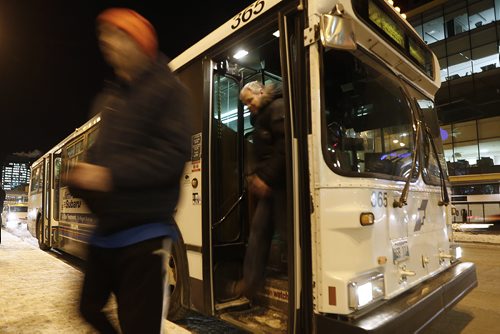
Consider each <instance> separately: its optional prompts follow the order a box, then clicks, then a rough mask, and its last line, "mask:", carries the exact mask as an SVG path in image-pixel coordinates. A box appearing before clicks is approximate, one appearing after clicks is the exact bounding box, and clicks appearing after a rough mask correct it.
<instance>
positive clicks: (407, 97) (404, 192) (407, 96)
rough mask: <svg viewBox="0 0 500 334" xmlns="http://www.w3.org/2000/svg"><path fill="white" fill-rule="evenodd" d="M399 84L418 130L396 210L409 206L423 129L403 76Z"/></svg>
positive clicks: (394, 204) (396, 200) (399, 76)
mask: <svg viewBox="0 0 500 334" xmlns="http://www.w3.org/2000/svg"><path fill="white" fill-rule="evenodd" d="M398 79H399V82H400V84H401V87H400V89H401V94H402V95H403V96H404V98H405V100H406V103H408V108H410V111H411V114H412V116H413V119H414V120H415V121H416V123H417V129H416V138H415V145H414V146H413V157H412V161H411V169H410V173H409V174H408V177H407V178H406V182H405V185H404V187H403V190H402V191H401V196H400V197H399V200H398V199H394V202H393V203H392V206H393V207H395V208H402V207H403V206H405V205H407V204H408V203H407V200H408V193H409V190H410V182H411V178H412V177H413V174H414V173H415V169H416V168H417V157H418V156H419V154H420V145H419V143H420V130H421V127H422V124H421V121H420V118H419V117H416V115H415V114H414V109H413V108H412V102H411V99H410V94H409V92H408V90H407V88H406V86H405V83H404V81H403V78H402V77H401V75H398Z"/></svg>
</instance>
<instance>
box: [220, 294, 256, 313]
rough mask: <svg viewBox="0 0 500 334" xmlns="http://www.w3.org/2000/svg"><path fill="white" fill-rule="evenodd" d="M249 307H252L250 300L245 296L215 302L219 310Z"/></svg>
mask: <svg viewBox="0 0 500 334" xmlns="http://www.w3.org/2000/svg"><path fill="white" fill-rule="evenodd" d="M249 307H250V301H249V300H248V299H247V298H245V297H241V298H238V299H233V300H230V301H227V302H222V303H217V304H215V309H216V310H217V311H222V310H227V309H242V308H245V309H248V308H249Z"/></svg>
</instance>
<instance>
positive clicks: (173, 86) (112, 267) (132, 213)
mask: <svg viewBox="0 0 500 334" xmlns="http://www.w3.org/2000/svg"><path fill="white" fill-rule="evenodd" d="M97 28H98V37H99V46H100V48H101V51H102V53H103V56H104V58H105V60H106V61H107V62H108V63H109V64H110V65H111V66H112V67H113V69H114V72H115V75H116V80H115V82H114V83H113V84H112V86H111V87H109V88H108V89H107V90H106V91H105V92H104V93H103V94H102V96H101V97H100V98H99V99H97V102H98V103H96V106H95V110H96V112H99V113H100V116H101V125H100V130H99V134H98V137H97V139H96V141H95V143H94V144H93V146H92V147H91V148H90V149H89V151H88V154H87V158H86V162H84V163H78V164H76V165H75V167H74V168H73V169H72V170H71V171H70V173H69V175H68V183H69V184H70V185H71V187H72V192H73V194H74V195H76V196H78V197H81V198H83V199H84V200H85V201H86V203H87V205H88V206H89V208H90V209H91V210H92V212H93V213H94V214H95V216H96V217H97V227H96V229H95V231H94V233H93V235H92V237H91V239H90V240H89V249H88V256H87V263H86V264H87V267H86V271H85V279H84V282H83V288H82V295H81V302H80V310H81V313H82V315H83V317H84V318H85V319H86V320H87V321H88V322H89V323H90V324H92V326H94V327H95V328H96V329H97V330H98V331H99V332H101V333H118V332H119V331H118V330H116V329H115V328H114V327H113V325H112V324H111V323H110V321H109V319H108V316H107V315H106V314H105V313H104V312H103V307H104V306H105V304H106V303H107V301H108V298H109V296H110V294H111V293H113V294H114V295H115V296H116V301H117V304H118V319H119V323H120V327H121V332H123V333H156V334H157V333H160V332H161V331H162V323H163V321H162V319H164V318H165V317H166V311H167V307H168V303H167V300H168V293H169V291H167V290H166V289H164V287H165V286H166V284H167V282H166V279H167V277H166V275H165V264H166V262H167V260H166V259H165V256H168V255H169V252H170V247H171V242H172V239H175V235H176V232H175V231H176V228H175V225H174V224H175V223H174V221H173V219H172V213H173V211H174V208H175V206H176V204H177V200H178V195H179V179H180V176H181V173H182V170H183V167H184V163H185V161H187V160H188V159H189V154H190V138H191V129H190V127H189V124H190V123H189V120H190V116H189V111H190V108H189V97H188V95H189V94H188V92H187V90H186V89H185V88H184V87H183V86H182V85H181V84H180V82H179V81H178V80H177V79H176V78H175V77H174V76H173V74H172V73H171V71H170V70H169V68H168V66H167V59H166V57H164V56H163V55H161V54H160V53H159V52H158V48H157V37H156V33H155V30H154V28H153V26H152V25H151V24H150V23H149V22H148V21H147V20H146V19H145V18H143V17H142V16H140V15H139V14H137V13H136V12H134V11H132V10H129V9H124V8H113V9H108V10H105V11H104V12H102V13H101V14H100V15H99V16H98V18H97Z"/></svg>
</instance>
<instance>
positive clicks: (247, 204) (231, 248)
mask: <svg viewBox="0 0 500 334" xmlns="http://www.w3.org/2000/svg"><path fill="white" fill-rule="evenodd" d="M294 24H295V23H293V22H291V23H289V24H288V25H289V26H290V27H292V28H293V26H294ZM277 31H278V20H273V21H272V22H269V23H268V24H265V25H261V26H260V27H258V28H256V29H253V31H249V32H248V35H245V36H243V37H239V38H238V43H233V44H231V45H229V46H228V47H227V48H226V49H224V50H222V51H221V52H219V53H218V54H217V55H216V57H213V58H212V60H211V64H210V68H211V76H212V77H211V79H210V81H211V94H212V95H211V100H212V103H211V120H210V122H211V123H210V124H211V125H210V143H211V145H210V156H211V159H210V189H211V190H210V196H211V204H210V210H211V215H210V218H211V222H212V223H211V250H212V277H213V283H212V284H213V291H214V309H215V313H216V314H218V315H219V316H220V317H221V318H223V319H224V320H226V321H228V322H231V323H233V324H235V325H237V326H239V327H243V328H246V329H248V330H250V331H255V330H257V329H258V331H259V332H260V333H286V332H294V329H293V327H294V322H295V315H296V305H295V304H294V303H295V299H294V297H292V298H293V301H292V302H291V303H290V302H289V291H294V287H291V286H293V285H294V284H295V278H294V277H292V278H290V276H289V273H290V272H294V271H295V268H294V267H291V266H290V265H288V262H289V259H291V258H293V257H294V255H293V254H294V247H291V246H289V247H287V244H288V245H294V244H295V242H294V241H293V240H294V235H295V234H294V231H293V230H294V229H293V227H292V226H293V224H291V221H292V218H291V217H292V214H291V212H292V205H291V203H293V199H292V196H291V193H290V191H291V182H290V176H289V175H291V172H290V171H291V164H290V162H291V158H290V155H289V154H290V153H289V152H290V151H289V148H287V149H286V151H287V152H288V153H287V161H288V162H287V168H286V170H284V171H283V173H286V174H287V175H288V177H287V180H288V181H287V185H286V191H285V192H286V193H287V197H288V198H287V203H288V205H287V208H286V214H284V216H285V217H286V218H285V220H286V222H285V223H284V224H285V225H286V226H287V228H286V229H287V230H288V231H287V232H286V236H284V235H281V236H278V234H277V233H276V229H275V236H274V237H273V242H272V243H271V250H270V254H269V260H268V264H267V268H266V280H265V283H264V287H263V289H260V290H259V292H258V293H257V296H256V297H255V298H254V300H253V301H252V303H251V304H250V303H249V302H248V300H246V301H245V298H240V299H236V300H235V299H231V298H230V297H229V298H228V296H227V294H226V292H227V291H226V289H225V287H226V286H227V284H228V282H230V281H232V280H238V279H240V278H241V277H242V275H243V261H244V256H245V251H246V243H247V240H248V236H249V227H250V224H251V221H252V217H253V214H254V210H255V205H256V202H257V199H256V198H255V197H254V195H253V194H251V193H250V192H249V191H248V189H247V181H246V179H247V176H248V175H249V174H250V173H251V172H252V157H253V153H252V150H253V145H254V144H253V140H252V131H253V126H252V124H251V122H250V112H249V110H248V109H247V108H246V107H244V106H243V105H242V103H241V102H240V99H239V93H240V90H241V88H242V87H243V86H244V85H245V84H246V83H248V82H251V81H255V80H257V81H260V82H264V83H265V84H266V85H270V84H272V85H275V86H278V87H279V88H282V89H287V88H286V87H284V86H285V83H283V82H282V72H283V69H285V70H286V69H287V67H288V65H285V64H283V62H284V61H285V62H286V59H287V57H288V56H287V53H286V52H282V51H280V50H282V49H284V48H283V45H282V44H284V40H283V38H284V37H282V39H280V38H279V37H278V36H279V34H277ZM273 33H274V34H273ZM287 38H288V37H287ZM235 44H238V45H235ZM240 44H241V45H245V46H246V47H247V50H248V52H249V54H248V56H249V57H248V58H244V59H239V60H238V59H235V58H234V57H233V53H234V52H235V51H236V50H237V49H238V47H239V46H240ZM284 99H285V104H287V103H288V101H289V99H288V98H287V96H286V94H284ZM290 110H291V108H289V107H287V108H286V112H287V113H288V112H289V111H290ZM289 124H291V122H290V117H289V116H286V121H285V127H289V126H290V125H289ZM285 132H286V133H287V137H288V138H287V146H289V145H290V144H289V143H290V138H289V136H290V133H291V129H289V128H287V129H286V130H285ZM290 254H292V255H290ZM287 267H288V268H287ZM293 295H294V293H293ZM256 326H257V327H256Z"/></svg>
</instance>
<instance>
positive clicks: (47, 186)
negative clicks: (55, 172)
mask: <svg viewBox="0 0 500 334" xmlns="http://www.w3.org/2000/svg"><path fill="white" fill-rule="evenodd" d="M50 165H51V164H50V158H47V159H45V176H44V181H45V182H44V188H43V189H44V206H45V208H46V210H44V211H45V212H44V221H45V224H47V225H49V224H50V202H51V200H50V198H51V196H50V189H51V176H50V174H51V173H50V172H51V168H50V167H51V166H50Z"/></svg>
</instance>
